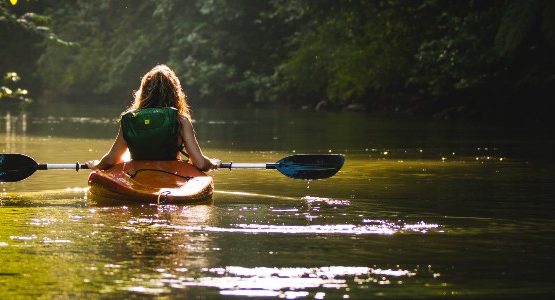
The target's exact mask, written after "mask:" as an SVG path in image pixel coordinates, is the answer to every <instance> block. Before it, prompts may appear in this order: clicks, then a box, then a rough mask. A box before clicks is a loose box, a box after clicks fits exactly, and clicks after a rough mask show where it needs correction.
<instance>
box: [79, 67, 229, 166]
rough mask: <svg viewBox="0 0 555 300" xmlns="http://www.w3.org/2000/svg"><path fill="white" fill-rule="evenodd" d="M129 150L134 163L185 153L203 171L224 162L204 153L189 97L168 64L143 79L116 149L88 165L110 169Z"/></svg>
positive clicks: (122, 124) (126, 114)
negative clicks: (195, 126) (193, 120)
mask: <svg viewBox="0 0 555 300" xmlns="http://www.w3.org/2000/svg"><path fill="white" fill-rule="evenodd" d="M127 149H129V152H130V153H131V159H133V160H177V159H179V157H180V153H183V154H184V155H186V156H188V157H189V159H190V161H191V163H192V164H193V165H194V166H196V167H197V168H199V169H201V170H203V171H209V170H212V169H216V168H218V166H219V165H220V163H221V161H220V160H219V159H216V158H208V157H207V156H205V155H204V154H203V153H202V150H201V149H200V146H199V144H198V142H197V139H196V136H195V131H194V129H193V125H192V123H191V115H190V111H189V105H188V103H187V96H186V95H185V93H184V92H183V90H182V88H181V83H180V82H179V79H178V78H177V76H176V75H175V73H174V72H173V71H172V70H171V69H170V68H169V67H168V66H166V65H157V66H155V67H154V68H152V69H151V70H150V71H148V72H147V73H146V74H145V75H144V76H143V78H142V79H141V85H140V87H139V90H138V91H136V92H135V99H134V101H133V104H132V105H131V106H130V107H129V108H128V109H127V110H126V111H124V112H123V113H122V115H121V122H120V128H119V131H118V134H117V136H116V139H115V141H114V143H113V145H112V147H111V148H110V150H109V151H108V152H107V153H106V154H105V155H104V156H103V157H102V158H101V159H100V160H92V161H88V162H86V164H87V166H88V167H89V168H91V169H100V170H105V169H109V168H110V167H112V166H114V165H116V164H118V163H121V162H122V161H123V160H122V156H123V154H124V153H125V152H126V151H127Z"/></svg>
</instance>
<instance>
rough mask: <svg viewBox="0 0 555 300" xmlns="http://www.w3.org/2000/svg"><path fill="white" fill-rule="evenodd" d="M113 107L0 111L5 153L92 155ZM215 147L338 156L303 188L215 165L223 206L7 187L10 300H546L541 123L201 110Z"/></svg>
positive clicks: (203, 129) (4, 230)
mask: <svg viewBox="0 0 555 300" xmlns="http://www.w3.org/2000/svg"><path fill="white" fill-rule="evenodd" d="M120 109H121V107H107V106H106V107H104V106H100V107H97V108H94V110H91V108H88V107H82V106H69V105H65V106H60V107H34V108H31V109H30V110H29V111H26V112H24V113H23V112H20V111H19V110H17V109H12V110H8V109H4V110H0V149H1V151H2V153H25V154H27V155H29V156H31V157H33V158H34V159H35V160H37V161H38V162H41V163H72V162H76V161H80V162H83V161H85V160H89V159H94V158H99V157H100V156H101V155H102V154H103V153H104V152H105V151H106V150H107V149H108V147H109V146H110V145H111V142H112V139H113V136H114V135H115V132H116V130H117V125H116V124H115V122H114V120H115V118H116V117H117V115H118V113H119V110H120ZM193 118H194V125H195V128H196V131H197V135H198V137H199V142H200V144H201V146H202V147H203V150H204V152H205V154H207V155H209V156H213V157H218V158H220V159H222V160H223V161H224V162H225V161H233V162H274V161H276V160H278V159H280V158H281V157H284V156H287V155H290V154H294V153H342V154H344V155H345V158H346V162H345V165H344V167H343V169H342V170H341V171H340V172H339V173H338V174H337V175H335V176H334V177H332V178H329V179H326V180H318V181H311V182H306V181H302V180H294V179H289V178H286V177H285V176H282V175H281V174H280V173H278V172H276V171H272V170H232V171H230V170H219V171H215V172H212V173H211V175H213V177H214V180H215V194H214V196H213V203H212V204H209V205H197V206H155V205H151V206H148V205H147V206H112V207H99V206H93V205H91V204H90V203H88V202H87V198H86V188H87V176H88V172H83V171H80V172H75V171H57V170H50V171H38V172H37V173H35V174H34V175H32V176H31V177H30V178H28V179H26V180H24V181H21V182H15V183H4V184H2V185H0V188H1V190H0V193H1V194H0V298H1V299H12V298H15V297H21V298H37V297H43V298H45V299H49V298H91V299H95V298H160V299H165V298H172V299H219V298H231V299H241V298H249V299H258V298H261V299H276V298H277V299H284V298H285V299H373V298H392V299H412V298H423V299H429V298H452V297H454V298H476V299H478V298H479V299H494V298H495V299H507V298H514V299H524V298H530V299H532V298H552V297H554V296H555V289H554V286H553V282H555V281H554V279H555V278H554V276H553V271H554V267H555V265H554V262H553V253H555V251H554V250H555V249H554V248H555V243H554V241H555V235H554V233H555V232H554V231H555V226H554V225H555V221H554V218H553V215H554V213H553V209H554V208H555V205H554V201H553V199H554V196H555V182H554V174H555V172H554V171H555V168H554V163H553V162H554V161H553V158H552V149H553V147H554V146H555V140H554V137H553V136H552V134H551V132H550V130H549V129H547V128H546V127H544V126H541V124H506V123H500V122H497V123H496V122H488V123H471V122H462V121H430V120H416V119H408V118H386V117H374V116H370V115H367V114H360V113H348V112H336V113H326V112H308V111H267V110H247V111H244V110H214V109H212V110H198V111H194V112H193Z"/></svg>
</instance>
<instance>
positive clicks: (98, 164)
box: [85, 126, 127, 170]
mask: <svg viewBox="0 0 555 300" xmlns="http://www.w3.org/2000/svg"><path fill="white" fill-rule="evenodd" d="M125 151H127V142H126V141H125V139H124V138H123V133H122V130H121V126H120V127H119V130H118V135H117V136H116V139H115V140H114V143H113V144H112V148H110V151H108V153H106V154H104V156H103V157H102V158H101V159H100V160H90V161H87V162H86V163H85V164H86V165H87V166H88V167H89V169H91V170H106V169H109V168H111V167H112V166H114V165H115V164H118V163H120V162H122V161H123V160H122V156H123V154H124V153H125Z"/></svg>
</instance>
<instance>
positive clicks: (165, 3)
mask: <svg viewBox="0 0 555 300" xmlns="http://www.w3.org/2000/svg"><path fill="white" fill-rule="evenodd" d="M51 1H53V0H51ZM0 3H4V4H2V5H0V9H1V14H0V19H1V20H4V21H7V22H4V23H10V24H16V23H17V24H20V25H18V26H20V27H22V28H25V30H26V31H34V32H41V30H43V29H42V26H45V25H47V26H48V28H52V30H50V29H48V30H46V29H44V34H42V36H43V37H44V38H45V40H47V41H48V40H50V39H53V40H56V41H58V42H57V43H42V44H41V45H42V46H41V47H43V48H42V49H43V50H42V51H41V55H40V58H39V59H37V60H33V61H31V62H29V65H28V66H32V68H35V65H34V63H35V62H36V65H37V67H36V71H37V72H36V73H34V74H37V77H38V79H40V82H41V83H42V86H40V90H42V91H45V92H46V94H48V95H51V96H52V97H51V98H52V99H54V98H56V99H57V98H60V97H64V98H70V99H86V98H87V97H95V98H97V99H98V98H102V99H106V101H127V100H129V98H130V97H131V93H130V92H131V91H132V90H133V89H136V88H137V85H138V79H139V78H140V76H141V75H142V74H144V73H145V72H146V71H147V70H148V69H150V68H151V67H152V66H154V65H155V64H158V63H166V64H168V65H170V67H172V68H174V69H175V70H176V71H177V73H178V75H179V76H180V78H181V80H182V84H183V87H184V89H185V90H186V91H187V93H188V94H189V95H190V96H191V97H190V98H191V100H192V101H193V103H195V105H196V103H197V101H199V102H201V103H206V104H207V105H210V104H212V105H214V104H218V105H220V104H225V105H231V106H244V105H250V104H268V103H275V104H278V105H279V104H281V105H290V106H293V107H298V106H303V105H315V104H316V103H319V102H322V100H325V101H326V103H328V104H331V105H332V106H335V107H343V106H346V105H348V104H350V103H362V104H364V105H366V106H367V107H370V108H376V109H386V110H388V109H395V110H399V109H401V110H404V111H409V112H410V111H417V110H421V109H424V110H426V109H428V110H430V107H431V110H442V109H449V108H450V107H453V106H464V107H470V106H472V105H475V104H476V103H479V105H488V103H489V102H491V103H492V104H491V106H492V107H493V106H495V105H497V104H496V103H494V102H492V101H491V100H489V99H488V97H489V96H490V95H493V96H495V97H496V99H509V98H511V97H513V95H516V94H519V95H526V94H530V93H532V92H534V93H536V91H541V93H544V94H546V93H549V92H550V91H551V90H552V88H550V87H552V86H553V83H554V82H553V81H554V71H553V70H554V69H555V67H554V64H555V61H554V56H553V49H554V46H555V21H554V20H555V4H554V2H553V1H546V0H516V1H509V0H493V1H447V0H420V1H409V2H407V1H397V0H378V1H364V0H349V1H336V0H320V1H312V0H268V1H259V0H234V1H226V0H209V1H205V0H183V1H179V2H176V1H169V0H145V1H140V2H129V1H128V2H121V1H109V0H99V1H94V2H91V1H86V0H75V1H68V2H59V1H56V2H49V1H46V2H41V3H47V4H43V6H42V11H39V12H37V13H36V14H26V13H24V12H22V13H21V14H20V16H19V17H16V16H15V13H13V11H11V10H8V8H7V6H6V4H5V3H7V2H0ZM53 3H55V4H56V5H51V4H53ZM48 4H50V5H48ZM19 5H20V4H19V3H18V5H17V6H16V7H18V6H19ZM43 15H48V17H42V16H43ZM29 24H30V25H29ZM52 32H56V33H57V35H54V34H53V33H52ZM61 37H63V38H61ZM65 40H71V41H74V43H72V44H70V43H67V42H64V41H65ZM29 43H31V44H32V43H34V42H33V41H31V42H29ZM64 45H73V47H66V46H64ZM2 51H4V52H3V54H4V55H5V54H6V53H9V52H10V51H11V52H13V50H1V49H0V53H2ZM0 65H1V63H0ZM8 67H9V68H8ZM8 67H4V69H6V70H12V69H13V68H12V67H11V66H10V65H8ZM30 68H31V67H30ZM24 77H27V76H24ZM540 96H541V95H540ZM425 107H428V108H425ZM471 109H472V108H471ZM474 109H480V108H474Z"/></svg>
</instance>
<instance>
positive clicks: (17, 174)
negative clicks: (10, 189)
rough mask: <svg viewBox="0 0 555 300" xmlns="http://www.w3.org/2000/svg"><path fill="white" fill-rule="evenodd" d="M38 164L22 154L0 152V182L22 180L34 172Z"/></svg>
mask: <svg viewBox="0 0 555 300" xmlns="http://www.w3.org/2000/svg"><path fill="white" fill-rule="evenodd" d="M37 166H38V164H37V163H36V162H35V161H34V160H33V159H32V158H30V157H29V156H27V155H23V154H0V182H15V181H20V180H23V179H25V178H27V177H29V176H31V175H33V173H35V171H36V170H37Z"/></svg>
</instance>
